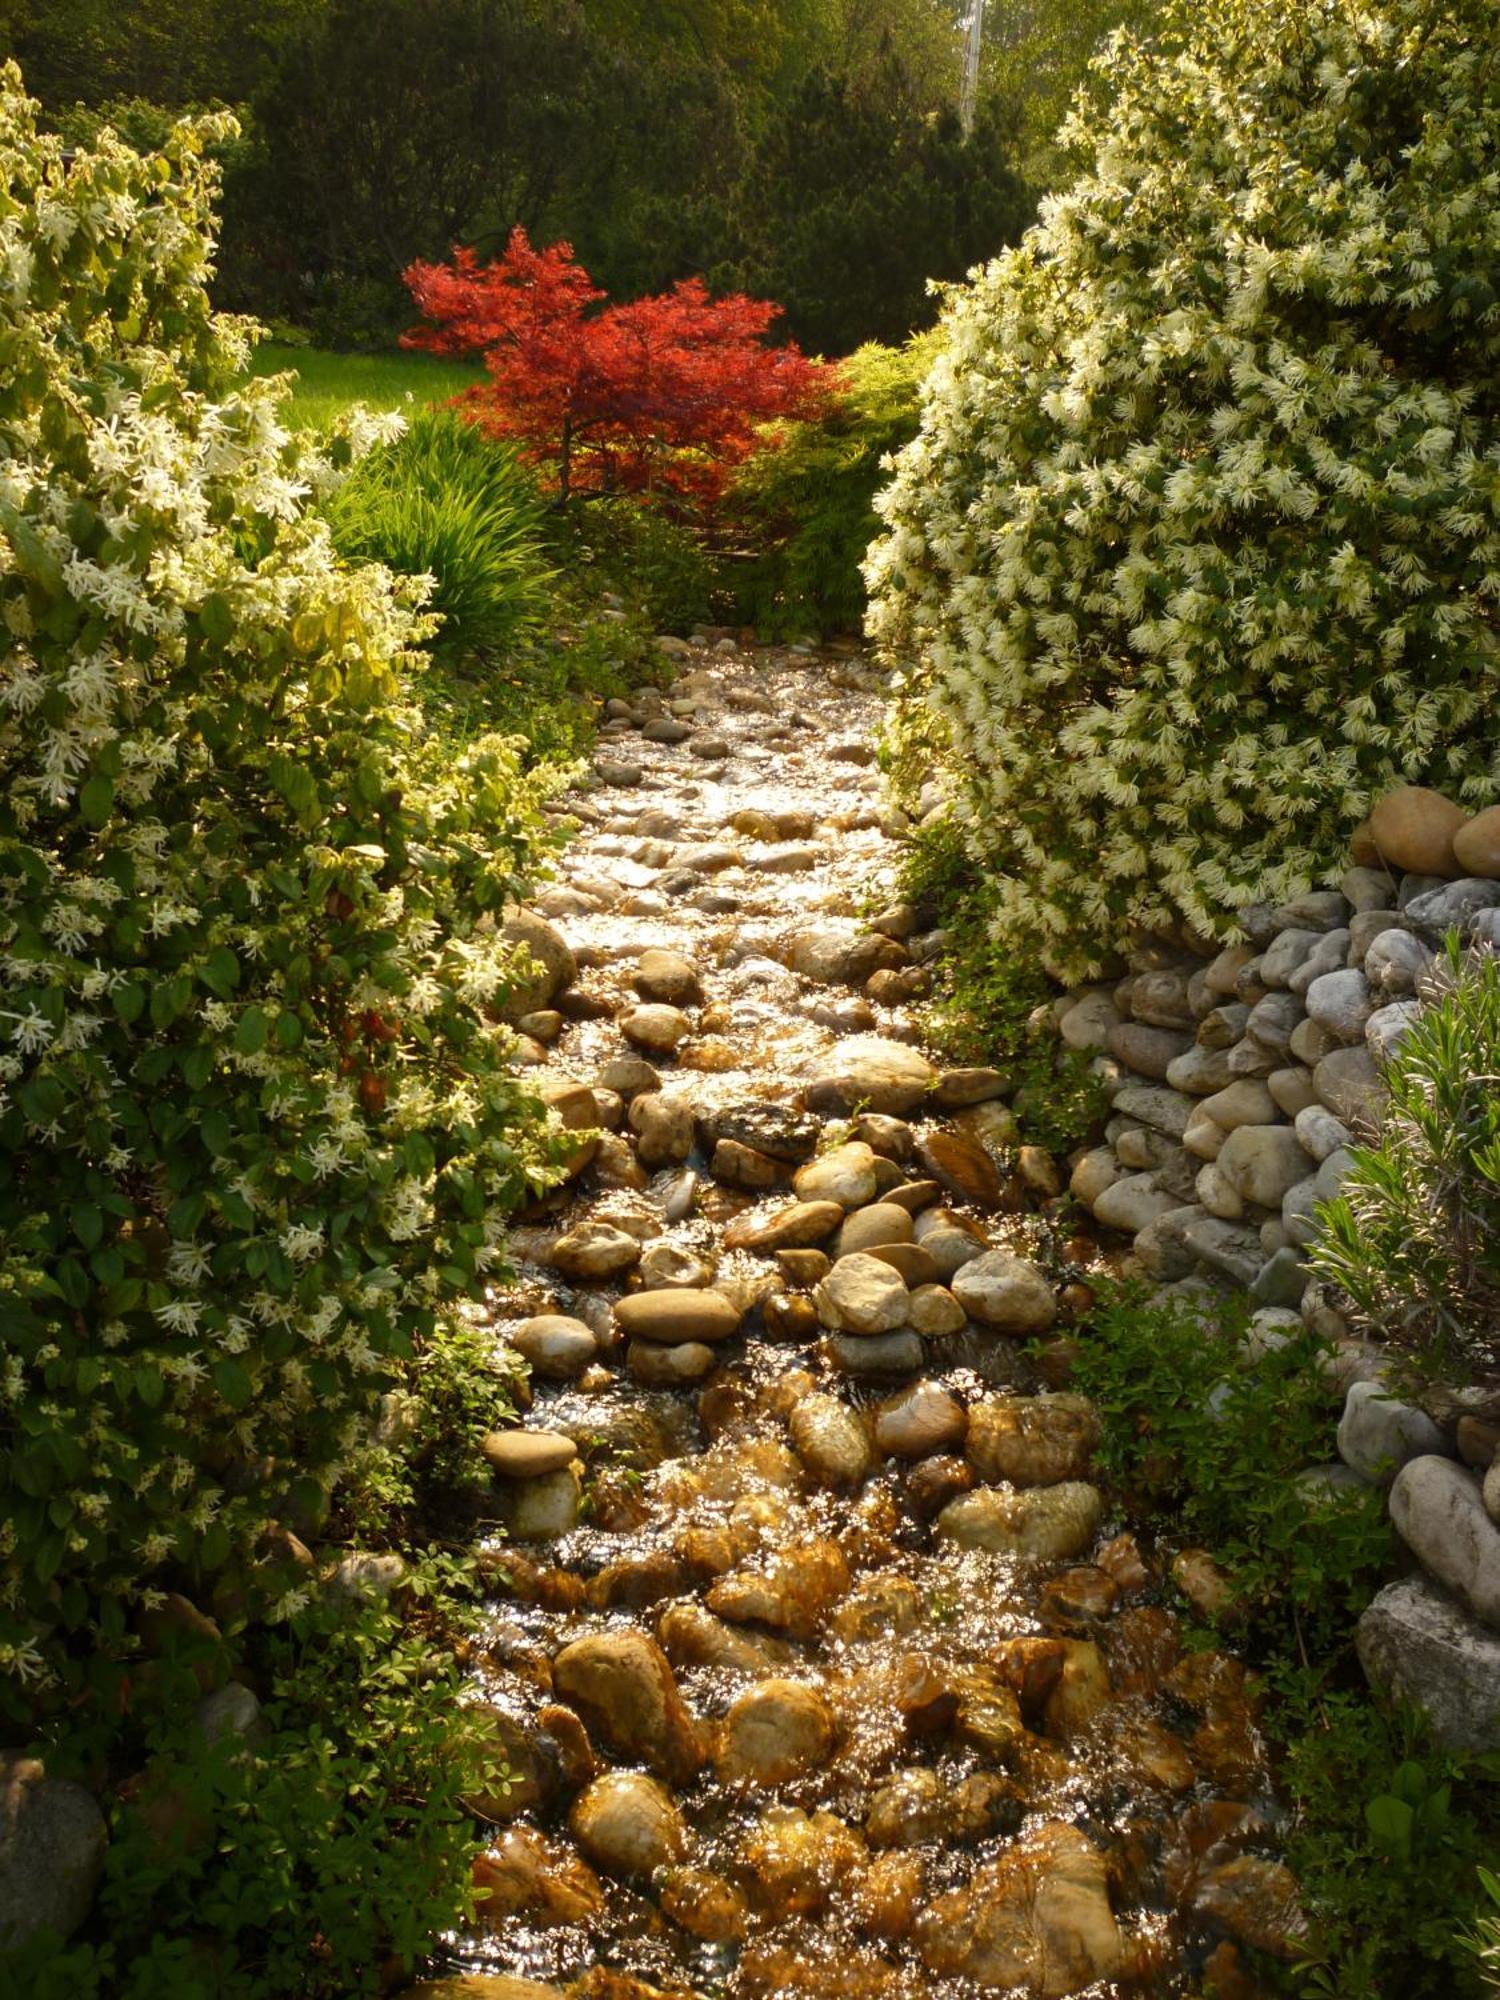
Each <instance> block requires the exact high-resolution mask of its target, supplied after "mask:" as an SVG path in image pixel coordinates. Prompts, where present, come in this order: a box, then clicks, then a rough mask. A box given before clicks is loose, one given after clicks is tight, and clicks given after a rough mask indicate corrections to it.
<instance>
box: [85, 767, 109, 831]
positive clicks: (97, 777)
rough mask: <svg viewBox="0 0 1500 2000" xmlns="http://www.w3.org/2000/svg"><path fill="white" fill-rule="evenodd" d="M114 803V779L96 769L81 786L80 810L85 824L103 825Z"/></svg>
mask: <svg viewBox="0 0 1500 2000" xmlns="http://www.w3.org/2000/svg"><path fill="white" fill-rule="evenodd" d="M114 803H115V785H114V780H113V778H106V777H105V776H104V774H103V773H102V772H99V771H96V772H95V773H94V775H93V777H92V778H89V779H87V780H86V781H85V782H84V784H83V785H82V786H81V787H80V788H79V793H78V811H79V815H80V817H81V818H82V820H83V823H84V825H85V826H103V824H104V822H105V821H106V820H107V819H108V818H109V816H110V813H111V812H112V811H113V810H114Z"/></svg>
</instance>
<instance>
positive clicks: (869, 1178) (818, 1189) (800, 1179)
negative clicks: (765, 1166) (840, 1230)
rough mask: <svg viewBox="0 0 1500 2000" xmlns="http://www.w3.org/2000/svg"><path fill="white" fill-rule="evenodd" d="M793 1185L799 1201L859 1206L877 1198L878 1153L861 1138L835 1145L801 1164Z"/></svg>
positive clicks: (793, 1179)
mask: <svg viewBox="0 0 1500 2000" xmlns="http://www.w3.org/2000/svg"><path fill="white" fill-rule="evenodd" d="M792 1188H793V1191H794V1192H795V1194H796V1195H797V1198H798V1199H799V1200H800V1201H836V1202H837V1203H838V1204H839V1206H840V1207H841V1208H859V1207H861V1206H862V1205H863V1204H864V1203H865V1202H868V1201H873V1200H874V1199H875V1192H876V1189H875V1153H874V1151H873V1149H872V1148H871V1147H869V1146H867V1145H865V1144H864V1142H863V1141H862V1140H859V1139H854V1140H851V1141H850V1142H849V1144H847V1145H844V1146H835V1147H834V1149H833V1150H832V1152H829V1153H824V1154H821V1155H820V1156H819V1157H818V1158H817V1159H815V1160H809V1161H808V1163H807V1165H806V1166H805V1167H799V1168H798V1169H797V1171H796V1173H795V1174H794V1175H793V1176H792Z"/></svg>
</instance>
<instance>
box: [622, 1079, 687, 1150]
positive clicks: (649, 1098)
mask: <svg viewBox="0 0 1500 2000" xmlns="http://www.w3.org/2000/svg"><path fill="white" fill-rule="evenodd" d="M629 1117H630V1129H631V1131H632V1132H634V1133H635V1135H636V1147H635V1149H636V1152H637V1154H638V1155H639V1156H640V1160H641V1164H642V1165H643V1166H647V1167H676V1166H680V1165H681V1164H682V1162H683V1161H684V1160H685V1159H686V1158H687V1157H688V1155H689V1154H690V1153H691V1152H692V1150H693V1141H694V1139H695V1138H696V1136H697V1121H696V1119H695V1118H694V1116H693V1107H692V1105H691V1104H689V1103H688V1101H687V1099H686V1098H682V1097H668V1096H666V1095H665V1094H664V1093H663V1092H661V1091H648V1092H646V1093H645V1094H644V1095H642V1096H640V1097H637V1098H634V1099H633V1100H632V1101H631V1106H630V1113H629Z"/></svg>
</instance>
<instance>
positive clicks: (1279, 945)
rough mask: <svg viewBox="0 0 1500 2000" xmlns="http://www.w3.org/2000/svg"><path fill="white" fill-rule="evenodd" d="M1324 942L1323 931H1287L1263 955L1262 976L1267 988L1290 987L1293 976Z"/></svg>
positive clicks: (1261, 963)
mask: <svg viewBox="0 0 1500 2000" xmlns="http://www.w3.org/2000/svg"><path fill="white" fill-rule="evenodd" d="M1322 941H1323V933H1322V932H1321V931H1303V930H1285V931H1283V932H1282V933H1281V935H1280V936H1279V937H1277V938H1275V939H1273V940H1272V942H1271V943H1270V944H1269V945H1267V947H1266V949H1265V951H1264V952H1263V953H1262V955H1261V961H1260V976H1261V978H1262V979H1263V980H1264V981H1265V983H1266V985H1267V986H1281V987H1286V986H1290V985H1291V983H1292V974H1293V973H1294V972H1295V971H1296V970H1297V968H1298V966H1299V965H1301V964H1302V963H1303V961H1304V960H1305V959H1306V958H1307V956H1308V954H1309V953H1310V952H1313V951H1316V949H1317V948H1318V946H1319V945H1320V944H1321V943H1322Z"/></svg>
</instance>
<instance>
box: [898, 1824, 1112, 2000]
mask: <svg viewBox="0 0 1500 2000" xmlns="http://www.w3.org/2000/svg"><path fill="white" fill-rule="evenodd" d="M915 1935H916V1939H917V1945H918V1949H919V1951H920V1953H921V1956H922V1960H923V1963H924V1964H925V1965H926V1966H927V1967H928V1969H929V1970H930V1971H931V1972H933V1973H935V1974H936V1975H938V1976H939V1977H940V1978H944V1979H947V1978H956V1979H961V1980H963V1981H964V1982H965V1983H966V1984H970V1985H972V1986H973V1987H975V1988H977V1989H978V1990H979V1991H981V1992H985V1993H1008V1994H1031V1995H1034V1996H1037V2000H1065V1996H1066V1995H1069V1994H1073V1993H1081V1992H1083V1991H1084V1989H1085V1988H1087V1989H1089V1990H1090V1991H1092V1990H1093V1989H1094V1988H1095V1987H1096V1986H1099V1987H1102V1985H1103V1984H1104V1982H1105V1981H1107V1980H1110V1979H1112V1978H1113V1976H1114V1975H1115V1974H1116V1973H1117V1972H1118V1971H1120V1969H1121V1967H1122V1962H1123V1960H1124V1957H1125V1946H1124V1941H1123V1939H1122V1938H1121V1935H1120V1928H1119V1925H1118V1924H1117V1922H1116V1921H1115V1916H1114V1912H1113V1910H1112V1909H1111V1907H1110V1899H1109V1870H1108V1867H1107V1864H1106V1861H1105V1857H1104V1855H1103V1854H1102V1853H1101V1852H1100V1851H1099V1849H1098V1848H1096V1847H1095V1846H1094V1845H1093V1843H1092V1842H1091V1841H1089V1840H1088V1839H1087V1838H1086V1837H1085V1836H1084V1835H1083V1834H1082V1833H1080V1832H1079V1831H1078V1830H1077V1828H1076V1827H1072V1826H1068V1825H1065V1824H1062V1823H1061V1822H1054V1823H1049V1824H1045V1825H1042V1826H1039V1827H1037V1828H1035V1829H1034V1830H1033V1831H1031V1832H1029V1833H1028V1834H1027V1835H1026V1836H1025V1838H1024V1839H1022V1840H1020V1841H1017V1842H1015V1843H1014V1844H1013V1845H1012V1846H1010V1847H1008V1848H1007V1849H1006V1850H1005V1852H1003V1853H1002V1854H1001V1855H1000V1856H999V1858H998V1859H996V1860H993V1861H986V1862H984V1863H983V1864H981V1866H979V1867H978V1868H976V1869H975V1870H974V1873H973V1875H972V1876H971V1878H970V1880H969V1881H968V1883H967V1884H966V1885H965V1886H964V1887H963V1888H960V1889H954V1890H950V1891H949V1892H948V1893H947V1894H945V1895H941V1896H939V1897H937V1898H936V1900H934V1901H933V1902H931V1903H929V1904H928V1905H927V1907H926V1908H925V1909H924V1910H923V1911H922V1913H921V1915H920V1916H919V1917H918V1919H917V1924H916V1932H915Z"/></svg>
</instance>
